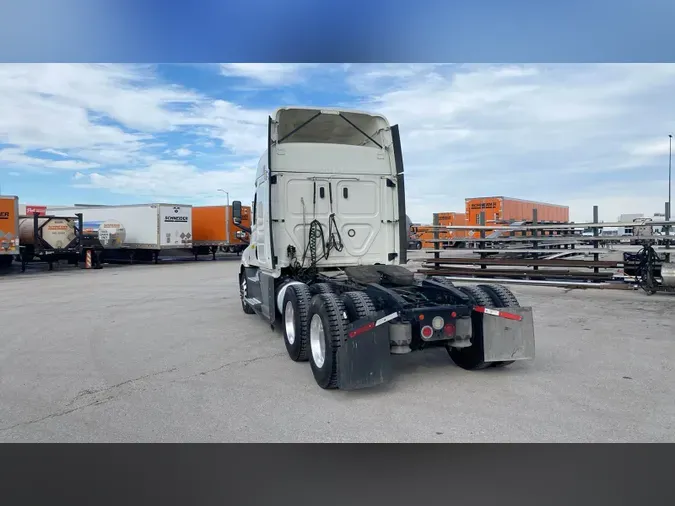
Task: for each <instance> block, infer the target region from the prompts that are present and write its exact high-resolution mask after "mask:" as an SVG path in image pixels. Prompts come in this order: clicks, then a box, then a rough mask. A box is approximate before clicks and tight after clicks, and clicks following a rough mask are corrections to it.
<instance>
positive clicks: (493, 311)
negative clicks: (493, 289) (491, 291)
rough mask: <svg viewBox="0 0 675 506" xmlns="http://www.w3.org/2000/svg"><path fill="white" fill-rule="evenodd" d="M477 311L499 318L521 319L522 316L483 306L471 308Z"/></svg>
mask: <svg viewBox="0 0 675 506" xmlns="http://www.w3.org/2000/svg"><path fill="white" fill-rule="evenodd" d="M473 310H474V311H476V312H477V313H483V314H489V315H491V316H498V317H499V318H506V319H507V320H516V321H518V322H519V321H522V319H523V317H522V316H520V315H517V314H513V313H507V312H506V311H499V310H497V309H490V308H487V307H485V306H476V307H474V308H473Z"/></svg>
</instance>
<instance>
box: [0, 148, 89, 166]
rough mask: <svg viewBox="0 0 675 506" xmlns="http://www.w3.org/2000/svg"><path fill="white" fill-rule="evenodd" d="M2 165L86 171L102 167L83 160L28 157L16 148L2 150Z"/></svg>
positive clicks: (0, 152)
mask: <svg viewBox="0 0 675 506" xmlns="http://www.w3.org/2000/svg"><path fill="white" fill-rule="evenodd" d="M0 163H2V164H3V165H6V166H9V167H18V168H23V169H57V170H85V169H93V168H96V167H100V165H99V164H96V163H88V162H84V161H82V160H51V159H48V158H38V157H34V156H28V155H26V154H25V153H23V152H22V151H21V150H19V149H15V148H6V149H0Z"/></svg>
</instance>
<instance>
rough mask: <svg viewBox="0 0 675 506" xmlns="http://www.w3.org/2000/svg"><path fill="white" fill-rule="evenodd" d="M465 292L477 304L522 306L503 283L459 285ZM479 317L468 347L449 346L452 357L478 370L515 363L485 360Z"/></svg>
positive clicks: (464, 365)
mask: <svg viewBox="0 0 675 506" xmlns="http://www.w3.org/2000/svg"><path fill="white" fill-rule="evenodd" d="M457 288H458V289H459V290H461V291H462V292H463V293H464V294H466V295H467V296H468V297H469V299H470V300H471V301H472V302H473V303H474V304H475V305H477V306H484V307H491V308H507V307H520V304H519V303H518V299H516V296H515V295H513V293H512V292H511V290H509V289H508V288H506V287H505V286H502V285H496V284H489V285H488V284H481V285H475V286H458V287H457ZM478 321H480V320H479V319H475V320H474V325H473V331H472V333H473V337H472V338H471V346H469V347H467V348H448V353H449V354H450V358H451V359H452V360H453V362H455V364H457V365H458V366H459V367H461V368H462V369H467V370H471V371H473V370H477V369H485V368H487V367H504V366H507V365H509V364H512V363H513V360H510V361H502V362H485V361H484V360H483V359H484V348H483V329H482V325H479V324H477V323H478Z"/></svg>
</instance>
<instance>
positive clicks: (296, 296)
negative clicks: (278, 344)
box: [282, 285, 312, 362]
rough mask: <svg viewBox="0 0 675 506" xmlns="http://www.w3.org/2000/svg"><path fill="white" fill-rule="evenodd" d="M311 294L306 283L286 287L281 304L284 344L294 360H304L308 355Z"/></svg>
mask: <svg viewBox="0 0 675 506" xmlns="http://www.w3.org/2000/svg"><path fill="white" fill-rule="evenodd" d="M311 301H312V294H311V292H310V291H309V287H308V286H307V285H291V286H289V287H288V288H287V289H286V293H285V294H284V302H283V306H282V310H283V313H282V317H283V322H284V344H285V345H286V351H287V352H288V356H289V357H290V358H291V360H293V361H294V362H306V361H307V358H308V355H309V305H310V303H311Z"/></svg>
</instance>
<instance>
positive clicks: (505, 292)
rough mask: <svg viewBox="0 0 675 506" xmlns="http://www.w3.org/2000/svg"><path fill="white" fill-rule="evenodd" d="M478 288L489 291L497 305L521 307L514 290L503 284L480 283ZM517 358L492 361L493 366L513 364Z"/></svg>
mask: <svg viewBox="0 0 675 506" xmlns="http://www.w3.org/2000/svg"><path fill="white" fill-rule="evenodd" d="M478 288H480V289H482V290H483V291H484V292H485V293H487V294H488V295H489V296H490V298H491V299H492V301H493V304H494V305H495V307H520V304H519V303H518V299H516V296H515V295H513V292H511V290H509V289H508V288H506V287H505V286H502V285H496V284H490V285H478ZM514 362H515V360H505V361H502V362H492V367H505V366H507V365H511V364H513V363H514Z"/></svg>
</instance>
